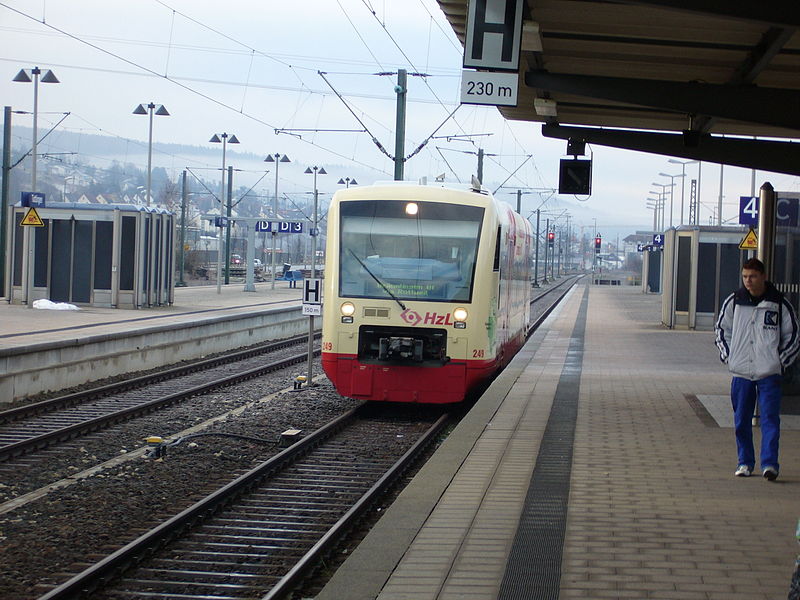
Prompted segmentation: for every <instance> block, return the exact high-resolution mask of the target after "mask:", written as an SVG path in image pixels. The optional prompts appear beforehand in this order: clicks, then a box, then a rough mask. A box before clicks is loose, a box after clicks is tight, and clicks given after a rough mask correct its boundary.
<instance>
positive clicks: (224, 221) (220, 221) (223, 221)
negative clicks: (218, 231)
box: [214, 217, 228, 227]
mask: <svg viewBox="0 0 800 600" xmlns="http://www.w3.org/2000/svg"><path fill="white" fill-rule="evenodd" d="M227 226H228V217H214V227H227Z"/></svg>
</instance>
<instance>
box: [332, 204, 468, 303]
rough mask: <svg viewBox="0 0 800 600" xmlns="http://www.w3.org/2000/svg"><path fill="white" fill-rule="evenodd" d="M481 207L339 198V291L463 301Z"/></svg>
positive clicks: (361, 295) (358, 295)
mask: <svg viewBox="0 0 800 600" xmlns="http://www.w3.org/2000/svg"><path fill="white" fill-rule="evenodd" d="M483 211H484V209H483V208H481V207H478V206H464V205H460V204H458V205H457V204H445V203H443V202H414V201H409V200H366V201H350V202H342V203H341V204H340V222H341V232H340V237H339V240H340V249H339V295H340V296H348V297H354V298H392V296H394V297H395V298H398V299H401V300H426V301H440V302H469V301H470V300H471V298H472V284H473V280H474V277H475V263H476V255H477V252H478V239H479V237H480V231H481V222H482V221H483Z"/></svg>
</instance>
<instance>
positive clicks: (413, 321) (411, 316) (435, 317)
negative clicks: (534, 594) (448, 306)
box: [400, 309, 453, 326]
mask: <svg viewBox="0 0 800 600" xmlns="http://www.w3.org/2000/svg"><path fill="white" fill-rule="evenodd" d="M400 318H401V319H403V321H405V322H406V323H408V324H409V325H412V326H413V325H419V324H420V323H422V324H423V325H452V324H453V321H452V320H451V319H450V313H447V314H446V315H440V314H439V313H435V312H426V313H425V316H424V317H423V316H422V315H420V314H419V313H418V312H417V311H415V310H409V309H406V310H404V311H403V312H401V313H400Z"/></svg>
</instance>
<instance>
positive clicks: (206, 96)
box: [0, 0, 388, 173]
mask: <svg viewBox="0 0 800 600" xmlns="http://www.w3.org/2000/svg"><path fill="white" fill-rule="evenodd" d="M157 1H158V0H157ZM0 6H2V7H3V8H6V9H7V10H10V11H12V12H14V13H16V14H18V15H20V16H22V17H24V18H27V19H30V20H32V21H34V22H36V23H38V24H40V25H42V26H44V27H48V28H50V29H52V30H53V31H57V32H58V33H60V34H62V35H65V36H67V37H69V38H70V39H73V40H75V41H77V42H79V43H81V44H84V45H86V46H89V47H90V48H93V49H95V50H97V51H99V52H102V53H103V54H107V55H108V56H111V57H113V58H116V59H117V60H120V61H122V62H124V63H126V64H128V65H131V66H133V67H135V68H137V69H141V70H142V71H145V72H146V73H149V74H151V75H154V76H156V77H159V78H161V79H165V80H166V81H169V82H170V83H173V84H175V85H177V86H178V87H180V88H182V89H184V90H186V91H188V92H190V93H192V94H195V95H197V96H199V97H201V98H204V99H206V100H208V101H209V102H212V103H214V104H216V105H218V106H221V107H222V108H226V109H228V110H231V111H234V112H236V113H237V114H240V115H242V116H243V117H245V118H247V119H250V120H252V121H255V122H256V123H260V124H261V125H265V126H267V127H269V128H271V129H273V130H274V129H275V127H274V126H273V125H272V124H270V123H268V122H267V121H265V120H263V119H260V118H258V117H256V116H255V115H252V114H249V113H246V112H242V111H240V110H238V109H236V108H235V107H233V106H231V105H229V104H227V103H225V102H222V101H221V100H218V99H216V98H214V97H213V96H210V95H209V94H205V93H203V92H201V91H199V90H196V89H194V88H192V87H191V86H188V85H186V84H184V83H181V82H180V81H178V80H176V79H175V78H174V77H171V76H168V75H161V74H160V73H158V72H156V71H154V70H153V69H151V68H149V67H146V66H144V65H140V64H138V63H136V62H135V61H133V60H130V59H128V58H125V57H124V56H121V55H119V54H117V53H115V52H112V51H110V50H107V49H105V48H103V47H101V46H98V45H97V44H93V43H91V42H89V41H87V40H85V39H83V38H81V37H80V36H78V35H75V34H73V33H70V32H68V31H66V30H64V29H61V28H59V27H56V26H54V25H52V24H51V23H47V22H43V21H39V20H38V19H37V18H36V17H34V16H32V15H30V14H28V13H26V12H24V11H21V10H19V9H17V8H14V7H12V6H9V5H8V4H6V3H5V2H0ZM221 35H224V34H221ZM302 141H303V142H305V143H307V144H309V145H312V146H315V147H317V148H320V149H321V150H324V151H326V152H329V153H331V154H333V155H334V156H338V157H340V158H342V159H344V160H348V161H351V162H354V163H355V164H359V165H361V166H363V167H366V168H368V169H371V170H374V171H378V172H381V173H388V172H387V171H386V170H384V169H380V168H378V167H375V166H373V165H370V164H367V163H365V162H363V161H359V160H355V159H352V158H350V157H348V156H345V155H344V154H341V153H340V152H337V151H336V150H333V149H331V148H327V147H325V146H322V145H321V144H317V143H316V142H311V141H309V140H304V139H303V140H302Z"/></svg>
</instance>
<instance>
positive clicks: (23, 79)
mask: <svg viewBox="0 0 800 600" xmlns="http://www.w3.org/2000/svg"><path fill="white" fill-rule="evenodd" d="M12 81H16V82H17V83H30V82H31V81H33V79H31V76H30V75H28V72H27V71H26V70H25V69H20V71H19V73H17V75H16V77H14V79H13V80H12Z"/></svg>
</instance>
